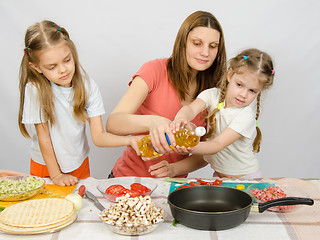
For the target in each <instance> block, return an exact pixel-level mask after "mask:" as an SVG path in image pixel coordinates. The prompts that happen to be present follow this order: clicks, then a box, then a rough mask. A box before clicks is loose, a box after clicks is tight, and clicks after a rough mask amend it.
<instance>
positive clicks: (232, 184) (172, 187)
mask: <svg viewBox="0 0 320 240" xmlns="http://www.w3.org/2000/svg"><path fill="white" fill-rule="evenodd" d="M188 184H189V183H185V184H181V183H175V182H172V183H171V185H170V190H169V194H170V193H171V192H173V191H174V190H176V189H177V188H179V187H181V186H183V185H188ZM251 184H253V183H252V182H248V183H242V182H222V184H221V185H220V186H224V187H231V188H237V185H244V186H245V189H244V190H246V189H247V188H248V187H249V186H250V185H251ZM257 184H259V185H261V186H262V187H265V188H268V187H269V186H270V185H274V184H270V183H267V182H262V183H257Z"/></svg>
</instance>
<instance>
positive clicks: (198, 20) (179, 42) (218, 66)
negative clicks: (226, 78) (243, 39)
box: [167, 11, 227, 100]
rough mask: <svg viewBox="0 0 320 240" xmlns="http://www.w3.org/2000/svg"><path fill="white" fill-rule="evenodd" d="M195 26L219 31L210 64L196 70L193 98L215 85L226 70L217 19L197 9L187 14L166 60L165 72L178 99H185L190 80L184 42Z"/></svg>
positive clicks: (224, 50) (223, 44) (221, 32)
mask: <svg viewBox="0 0 320 240" xmlns="http://www.w3.org/2000/svg"><path fill="white" fill-rule="evenodd" d="M196 27H208V28H212V29H215V30H217V31H218V32H219V33H220V41H219V46H218V53H217V56H216V59H215V60H214V62H213V63H212V65H211V66H210V67H209V68H208V69H206V70H205V71H200V72H198V74H197V76H196V78H197V89H196V91H195V94H194V96H193V98H195V97H196V96H197V95H198V94H199V93H200V92H201V91H203V90H205V89H208V88H212V87H216V85H217V83H218V81H219V79H220V78H221V77H222V76H223V75H224V74H225V73H226V71H227V60H226V49H225V42H224V36H223V31H222V28H221V25H220V23H219V22H218V20H217V19H216V18H215V16H213V15H212V14H211V13H209V12H204V11H197V12H194V13H192V14H191V15H189V16H188V17H187V18H186V19H185V20H184V22H183V23H182V25H181V27H180V29H179V31H178V34H177V37H176V40H175V43H174V47H173V52H172V55H171V57H170V58H169V60H168V64H167V72H168V77H169V81H171V83H172V85H173V86H174V87H175V88H176V89H177V92H178V96H179V98H180V100H185V97H186V94H187V93H188V89H189V84H190V82H191V81H192V69H191V68H190V67H189V65H188V63H187V59H186V44H187V38H188V35H189V33H190V31H191V30H192V29H194V28H196Z"/></svg>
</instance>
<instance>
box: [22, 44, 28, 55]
mask: <svg viewBox="0 0 320 240" xmlns="http://www.w3.org/2000/svg"><path fill="white" fill-rule="evenodd" d="M23 54H24V55H27V54H28V46H26V48H25V49H24V50H23Z"/></svg>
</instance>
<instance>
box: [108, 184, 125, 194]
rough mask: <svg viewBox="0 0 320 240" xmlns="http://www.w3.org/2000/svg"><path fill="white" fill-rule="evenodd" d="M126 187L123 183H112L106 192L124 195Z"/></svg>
mask: <svg viewBox="0 0 320 240" xmlns="http://www.w3.org/2000/svg"><path fill="white" fill-rule="evenodd" d="M125 189H126V188H125V187H124V186H122V185H119V184H115V185H111V186H110V187H108V188H107V189H106V193H107V194H114V195H123V194H124V193H123V191H124V190H125Z"/></svg>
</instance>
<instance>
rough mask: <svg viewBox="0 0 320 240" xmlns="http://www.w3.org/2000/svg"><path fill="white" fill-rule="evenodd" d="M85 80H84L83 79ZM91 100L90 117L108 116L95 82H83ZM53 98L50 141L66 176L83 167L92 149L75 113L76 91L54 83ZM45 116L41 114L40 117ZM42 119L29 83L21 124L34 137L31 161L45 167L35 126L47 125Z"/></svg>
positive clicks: (34, 88)
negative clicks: (53, 116) (53, 120)
mask: <svg viewBox="0 0 320 240" xmlns="http://www.w3.org/2000/svg"><path fill="white" fill-rule="evenodd" d="M83 79H85V77H83ZM84 85H85V89H86V93H87V97H88V101H87V106H86V107H85V110H86V113H87V115H88V117H89V118H90V117H96V116H100V115H102V114H104V113H105V110H104V106H103V101H102V97H101V93H100V91H99V88H98V86H97V84H96V83H95V81H94V80H93V79H91V78H89V80H84ZM51 87H52V91H53V95H54V106H55V124H54V125H52V126H50V124H49V130H50V137H51V141H52V145H53V148H54V152H55V155H56V158H57V161H58V164H59V166H60V169H61V171H62V172H64V173H68V172H71V171H73V170H75V169H77V168H79V167H80V166H81V164H82V163H83V161H84V160H85V159H86V158H87V157H88V154H89V145H88V140H87V136H86V124H85V123H82V122H81V121H79V120H77V119H76V118H75V117H74V113H73V88H72V87H70V88H63V87H60V86H58V85H56V84H54V83H52V82H51ZM41 114H42V113H41ZM44 122H47V120H46V119H45V118H44V117H43V114H42V115H41V118H40V103H39V99H38V90H37V88H36V87H35V86H34V85H33V84H32V83H30V82H29V83H27V85H26V89H25V98H24V106H23V116H22V123H23V124H25V125H26V128H27V130H28V133H29V135H30V137H31V157H32V160H34V161H35V162H37V163H39V164H42V165H45V162H44V160H43V157H42V154H41V151H40V147H39V142H38V137H37V133H36V130H35V126H34V124H36V123H44Z"/></svg>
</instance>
